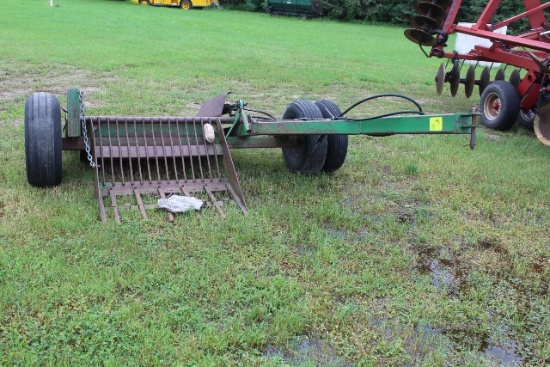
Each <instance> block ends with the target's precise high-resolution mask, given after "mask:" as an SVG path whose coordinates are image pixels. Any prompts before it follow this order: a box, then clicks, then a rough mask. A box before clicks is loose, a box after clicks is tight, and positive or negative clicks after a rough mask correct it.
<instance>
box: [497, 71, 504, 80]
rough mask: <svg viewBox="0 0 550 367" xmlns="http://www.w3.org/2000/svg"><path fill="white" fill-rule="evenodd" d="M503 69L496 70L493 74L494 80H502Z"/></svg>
mask: <svg viewBox="0 0 550 367" xmlns="http://www.w3.org/2000/svg"><path fill="white" fill-rule="evenodd" d="M504 76H505V75H504V69H498V70H497V73H496V74H495V80H504Z"/></svg>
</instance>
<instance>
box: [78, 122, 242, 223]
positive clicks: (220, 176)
mask: <svg viewBox="0 0 550 367" xmlns="http://www.w3.org/2000/svg"><path fill="white" fill-rule="evenodd" d="M222 121H226V122H227V121H231V119H222V118H217V117H209V118H206V117H194V118H193V117H182V118H178V117H166V118H165V117H108V116H95V117H94V116H91V117H86V122H87V123H88V126H91V127H92V128H93V131H94V134H92V146H93V152H94V159H95V164H96V167H95V172H96V181H95V190H96V196H97V198H98V201H99V212H100V217H101V219H102V220H103V221H106V220H107V217H108V216H109V214H108V210H107V206H106V204H105V201H104V200H105V198H107V197H109V200H110V205H109V207H110V208H111V210H110V211H111V212H112V216H113V217H114V219H115V220H116V221H117V222H120V221H121V218H122V215H121V204H120V202H119V201H120V200H119V199H120V197H121V196H126V197H128V196H129V197H134V198H135V200H134V202H133V203H126V204H125V205H123V206H124V207H128V206H129V207H136V208H138V209H139V212H140V213H141V216H142V217H143V218H144V219H147V217H148V216H147V213H146V209H149V208H152V207H155V205H152V204H153V203H145V202H144V197H147V196H152V197H161V198H163V197H166V196H169V195H172V194H176V193H177V194H180V193H181V194H183V195H186V196H191V195H193V196H200V198H201V199H203V200H204V201H206V202H207V205H208V206H213V207H215V208H216V210H217V211H218V212H219V213H220V215H221V216H222V217H225V211H224V208H223V206H224V205H226V203H227V202H228V201H229V199H231V200H233V201H234V202H235V203H237V205H238V207H239V208H240V209H241V210H242V211H243V212H244V213H245V214H246V213H247V209H246V203H245V200H244V196H243V195H242V191H241V188H240V184H239V181H238V178H237V173H236V170H235V167H234V165H233V162H232V160H231V157H230V156H229V148H228V147H227V142H226V140H225V137H224V134H223V128H222V125H221V123H222ZM205 124H211V125H212V126H213V127H214V128H215V131H216V140H215V141H214V143H212V144H210V143H208V142H207V141H206V140H205V138H204V137H203V134H202V132H203V129H204V125H205ZM149 201H151V200H149ZM168 219H169V220H174V218H173V215H168Z"/></svg>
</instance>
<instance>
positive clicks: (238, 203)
mask: <svg viewBox="0 0 550 367" xmlns="http://www.w3.org/2000/svg"><path fill="white" fill-rule="evenodd" d="M225 187H226V188H227V191H229V193H230V194H231V196H232V197H233V201H235V202H236V203H237V205H238V206H239V208H241V211H242V212H243V214H244V215H248V210H247V209H246V206H244V205H243V203H242V202H241V199H240V198H239V196H238V195H237V193H236V192H235V190H233V187H231V185H230V184H225Z"/></svg>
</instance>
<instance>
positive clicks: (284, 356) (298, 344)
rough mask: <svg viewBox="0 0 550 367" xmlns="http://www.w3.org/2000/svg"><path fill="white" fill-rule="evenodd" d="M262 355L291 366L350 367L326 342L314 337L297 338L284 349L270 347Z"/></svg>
mask: <svg viewBox="0 0 550 367" xmlns="http://www.w3.org/2000/svg"><path fill="white" fill-rule="evenodd" d="M264 355H265V356H266V357H268V358H270V359H274V360H279V361H283V362H285V363H288V364H290V365H292V366H326V367H351V364H348V363H347V362H346V361H345V360H344V359H343V357H341V356H340V355H338V353H337V351H336V350H335V349H334V348H333V347H332V346H331V345H330V344H329V343H328V342H326V341H324V340H322V339H319V338H316V337H312V338H310V337H307V336H303V337H298V338H296V339H295V340H293V341H292V342H290V343H289V344H288V345H287V346H286V347H277V346H274V345H270V346H268V347H267V349H266V351H265V353H264Z"/></svg>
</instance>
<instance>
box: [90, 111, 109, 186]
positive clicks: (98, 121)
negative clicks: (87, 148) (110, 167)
mask: <svg viewBox="0 0 550 367" xmlns="http://www.w3.org/2000/svg"><path fill="white" fill-rule="evenodd" d="M91 121H92V125H93V118H92V119H91ZM97 130H98V131H99V132H100V134H99V136H98V140H99V152H100V154H101V183H102V184H103V186H105V183H106V182H105V157H104V154H103V137H102V136H101V120H100V119H97ZM90 131H93V129H91V130H90ZM92 136H94V134H93V133H92ZM94 149H95V144H94ZM95 153H96V156H95V160H96V163H97V153H98V152H97V151H96V152H95ZM96 166H97V164H96Z"/></svg>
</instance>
